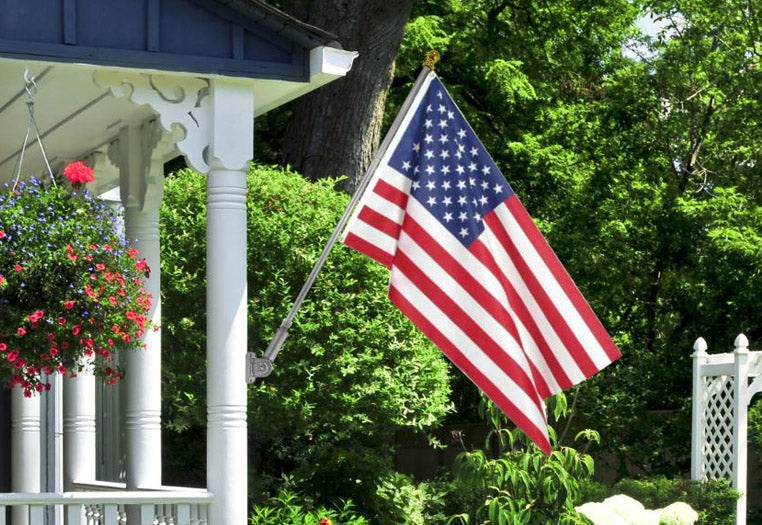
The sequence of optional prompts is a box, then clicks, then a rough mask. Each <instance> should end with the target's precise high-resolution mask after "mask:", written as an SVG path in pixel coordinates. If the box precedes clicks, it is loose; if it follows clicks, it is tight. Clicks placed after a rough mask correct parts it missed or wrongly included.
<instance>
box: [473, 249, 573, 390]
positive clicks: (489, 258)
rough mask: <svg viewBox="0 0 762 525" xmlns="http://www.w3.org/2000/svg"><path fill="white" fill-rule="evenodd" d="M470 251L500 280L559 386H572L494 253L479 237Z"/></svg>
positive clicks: (517, 315)
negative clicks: (501, 269) (501, 268)
mask: <svg viewBox="0 0 762 525" xmlns="http://www.w3.org/2000/svg"><path fill="white" fill-rule="evenodd" d="M469 251H470V252H471V253H472V254H474V256H475V257H476V258H477V259H478V260H479V261H480V262H481V263H482V264H483V265H484V266H486V267H487V268H488V269H489V270H490V272H491V273H492V274H493V275H494V276H495V278H496V279H497V280H498V281H500V284H501V285H502V287H503V290H505V294H506V295H507V296H508V303H509V304H510V306H511V310H513V312H514V314H516V317H518V319H519V321H521V324H522V325H524V328H526V330H527V332H529V335H530V336H531V337H532V339H533V340H534V342H535V344H536V345H537V348H539V350H540V353H541V354H542V356H543V358H544V359H545V362H546V363H547V364H548V367H549V368H550V371H551V372H552V373H553V377H554V379H555V380H556V383H558V386H559V387H561V390H566V389H567V388H570V387H572V386H573V383H572V381H571V379H569V376H568V375H567V374H566V371H564V369H563V367H562V366H561V364H560V363H559V362H558V359H557V358H556V355H555V354H554V353H553V351H552V350H551V349H550V345H548V342H547V341H546V340H545V337H544V336H543V335H542V332H541V331H540V328H539V327H538V326H537V323H536V322H535V320H534V319H533V318H532V315H531V314H530V313H529V310H528V309H527V307H526V305H525V304H524V301H522V300H521V296H519V294H518V292H517V291H516V289H515V288H514V287H513V285H512V284H511V282H510V281H509V280H508V278H507V277H506V276H505V274H504V273H503V272H502V271H500V267H499V266H498V264H497V262H496V261H495V257H494V255H493V254H492V253H491V252H490V251H489V250H488V249H487V247H486V246H485V245H484V243H482V241H481V240H479V239H477V240H476V241H474V243H473V244H472V245H471V247H470V248H469Z"/></svg>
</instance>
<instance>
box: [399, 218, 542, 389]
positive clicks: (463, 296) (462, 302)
mask: <svg viewBox="0 0 762 525" xmlns="http://www.w3.org/2000/svg"><path fill="white" fill-rule="evenodd" d="M398 250H399V251H400V252H403V253H405V254H406V255H407V256H408V257H409V258H410V259H411V260H412V261H413V263H415V265H416V266H417V267H418V268H421V269H423V271H425V272H426V274H427V275H428V276H429V277H430V278H431V280H432V281H434V282H435V283H436V284H437V287H438V288H439V289H440V290H441V291H442V292H444V293H445V294H446V295H448V296H449V297H457V298H458V305H459V306H460V307H461V308H463V310H464V312H465V313H466V315H467V316H468V317H469V318H470V319H471V320H473V321H474V322H475V323H476V324H477V325H479V326H480V327H481V328H482V329H483V330H484V331H485V332H487V333H488V334H489V336H490V339H492V341H494V343H495V346H497V347H498V348H500V350H502V351H503V353H505V355H506V356H508V357H510V359H511V360H513V362H514V363H516V365H517V366H518V367H519V368H521V370H523V371H524V373H525V374H526V376H527V378H529V380H530V383H533V374H532V370H531V368H530V367H529V363H528V362H527V357H526V355H525V354H524V352H523V351H522V350H521V348H519V347H518V344H517V342H516V340H515V339H514V337H513V336H512V335H511V334H510V333H509V332H508V330H507V329H506V327H505V326H504V325H502V324H501V323H500V322H499V321H498V320H497V319H495V318H494V317H493V316H492V315H491V314H490V313H489V312H488V311H487V310H485V309H484V307H483V306H482V304H481V303H479V301H478V300H477V299H475V298H474V297H473V296H472V295H471V294H470V293H469V291H468V290H466V289H465V288H463V287H462V286H461V285H460V284H459V283H458V282H457V281H456V280H455V279H453V278H452V277H450V275H449V274H448V273H447V272H446V271H445V270H444V268H442V267H441V266H439V264H438V262H437V261H436V260H435V259H433V258H432V257H431V256H430V255H429V254H428V253H426V251H425V249H424V248H422V247H421V246H419V245H418V244H416V242H415V241H414V240H413V239H412V238H410V237H409V236H408V235H407V234H406V233H405V232H404V231H403V232H402V233H401V234H400V242H399V245H398ZM496 364H497V365H498V366H499V364H498V363H496ZM527 394H528V395H534V396H536V397H537V398H538V399H541V398H540V396H539V394H538V393H537V391H536V390H535V387H534V384H532V392H528V393H527Z"/></svg>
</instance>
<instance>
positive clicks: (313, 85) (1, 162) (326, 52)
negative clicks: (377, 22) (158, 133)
mask: <svg viewBox="0 0 762 525" xmlns="http://www.w3.org/2000/svg"><path fill="white" fill-rule="evenodd" d="M355 58H357V52H354V51H345V50H343V49H336V48H332V47H326V46H320V47H316V48H314V49H312V50H311V51H310V80H309V82H289V81H282V80H260V79H253V80H251V83H252V89H253V93H254V111H255V116H259V115H262V114H264V113H266V112H268V111H270V110H272V109H274V108H277V107H278V106H281V105H283V104H285V103H287V102H290V101H291V100H293V99H295V98H297V97H299V96H301V95H304V94H306V93H308V92H310V91H313V90H315V89H317V88H319V87H321V86H323V85H325V84H327V83H329V82H331V81H333V80H336V79H338V78H341V77H343V76H345V75H346V74H347V73H348V72H349V70H350V69H351V68H352V63H353V62H354V60H355ZM27 68H28V69H29V75H30V76H34V77H35V78H36V82H37V93H36V95H35V104H34V114H35V118H36V120H37V124H38V126H39V129H40V132H41V133H42V136H43V144H44V146H45V150H46V151H47V154H48V158H49V159H50V161H51V165H52V166H53V168H54V169H56V168H60V167H61V166H63V165H64V164H66V163H68V162H71V161H73V160H80V159H82V158H83V157H84V156H86V155H87V154H89V153H92V152H94V151H96V150H100V151H105V147H106V146H107V145H108V143H109V142H111V141H113V140H114V139H115V138H116V136H117V135H118V133H119V129H120V128H121V127H123V126H125V125H126V124H128V123H138V122H145V121H147V120H149V119H151V118H154V117H155V116H156V114H155V112H154V111H153V110H152V109H151V107H150V106H148V105H143V106H138V105H135V104H134V103H132V102H130V101H129V100H128V99H127V98H124V97H115V96H113V95H112V94H111V93H110V91H109V90H108V89H104V88H102V87H100V86H98V85H97V84H96V83H95V82H93V72H94V71H95V70H96V69H110V70H115V71H120V70H123V71H131V72H134V71H135V70H130V69H125V68H105V67H98V66H92V65H86V64H61V63H46V62H35V61H28V60H13V59H0V183H2V182H4V181H7V180H9V179H11V178H12V177H13V176H14V174H15V173H14V170H15V167H16V162H17V160H18V154H19V152H20V150H21V145H22V143H23V140H24V134H25V133H26V129H27V125H28V123H29V113H28V111H27V104H26V103H27V100H28V97H27V94H26V92H25V90H24V84H25V82H24V71H25V70H26V69H27ZM143 72H145V73H148V74H160V75H171V76H175V75H176V76H181V77H187V76H195V75H189V74H187V73H167V72H162V71H143ZM44 173H45V165H44V163H43V161H42V156H41V155H40V151H39V149H38V146H37V143H36V141H33V137H30V142H29V146H28V147H27V151H26V154H25V156H24V165H23V169H22V175H38V176H39V175H42V174H44ZM96 176H97V174H96ZM113 176H115V174H112V175H111V177H113ZM101 182H102V183H103V184H104V186H107V187H110V186H113V184H115V181H104V180H102V181H101Z"/></svg>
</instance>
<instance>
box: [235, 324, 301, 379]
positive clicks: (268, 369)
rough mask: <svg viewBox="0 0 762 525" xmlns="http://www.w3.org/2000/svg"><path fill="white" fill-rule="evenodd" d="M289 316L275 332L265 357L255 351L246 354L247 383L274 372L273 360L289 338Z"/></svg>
mask: <svg viewBox="0 0 762 525" xmlns="http://www.w3.org/2000/svg"><path fill="white" fill-rule="evenodd" d="M294 313H295V312H294ZM289 317H292V316H288V317H286V319H284V320H283V323H282V324H281V325H280V327H279V328H278V330H277V331H276V332H275V337H273V339H272V341H270V344H269V345H268V346H267V350H265V355H264V357H257V355H256V354H255V353H253V352H248V353H247V354H246V382H247V383H253V382H254V381H256V380H257V379H263V378H265V377H267V376H269V375H270V374H271V373H272V371H273V362H274V361H275V358H276V357H278V352H280V347H281V346H283V343H285V342H286V339H288V329H289V328H291V323H292V321H291V319H290V318H289Z"/></svg>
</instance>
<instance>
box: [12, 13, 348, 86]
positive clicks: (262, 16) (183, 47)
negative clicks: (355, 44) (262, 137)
mask: <svg viewBox="0 0 762 525" xmlns="http://www.w3.org/2000/svg"><path fill="white" fill-rule="evenodd" d="M324 45H330V46H331V47H338V43H336V37H335V36H334V35H331V34H330V33H327V32H325V31H323V30H321V29H318V28H316V27H313V26H310V25H307V24H305V23H303V22H300V21H299V20H297V19H295V18H293V17H291V16H289V15H287V14H286V13H283V12H282V11H279V10H277V9H275V8H274V7H272V6H270V5H268V4H267V3H266V2H264V1H262V0H131V1H129V2H125V1H124V0H24V1H18V0H0V57H7V58H15V59H28V60H40V61H46V62H48V61H49V62H65V63H87V64H97V65H105V66H118V67H129V68H137V69H143V70H145V69H154V70H161V71H181V72H186V73H195V74H200V75H224V76H240V77H248V78H269V79H280V80H292V81H308V80H309V75H310V71H309V52H310V50H311V49H313V48H315V47H318V46H324Z"/></svg>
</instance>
